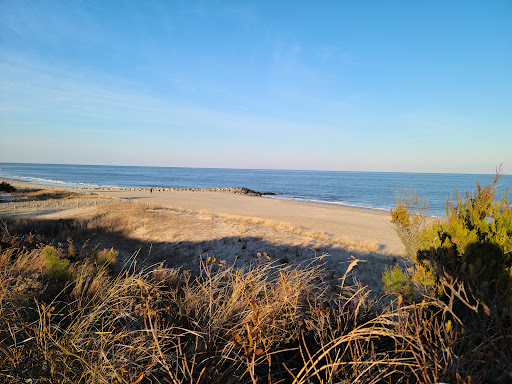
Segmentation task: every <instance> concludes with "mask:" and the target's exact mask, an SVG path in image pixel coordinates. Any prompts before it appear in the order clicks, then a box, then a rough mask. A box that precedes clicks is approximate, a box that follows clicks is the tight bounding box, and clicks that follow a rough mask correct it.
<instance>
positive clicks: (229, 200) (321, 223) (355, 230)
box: [0, 179, 405, 255]
mask: <svg viewBox="0 0 512 384" xmlns="http://www.w3.org/2000/svg"><path fill="white" fill-rule="evenodd" d="M0 180H3V179H0ZM5 181H8V182H10V183H11V184H13V185H15V186H16V187H18V188H27V187H32V188H43V189H52V190H59V189H60V190H67V191H75V192H85V193H91V194H97V195H100V196H107V197H111V198H118V199H123V200H129V201H137V202H142V203H145V204H151V205H154V206H159V207H165V208H173V209H179V210H185V211H195V212H198V211H205V212H208V213H214V214H220V215H228V216H236V217H244V218H258V219H262V220H271V221H275V222H280V223H286V224H288V225H291V226H293V227H298V228H303V229H306V230H312V231H316V232H320V233H324V234H326V235H328V236H332V237H337V238H343V239H347V240H351V241H354V242H362V243H371V244H375V245H376V247H377V249H378V250H379V253H383V254H392V255H403V254H404V252H405V251H404V247H403V245H402V243H401V242H400V239H399V238H398V236H397V234H396V232H395V229H394V227H393V225H392V224H391V222H390V216H389V212H386V211H380V210H373V209H364V208H355V207H346V206H340V205H330V204H321V203H309V202H302V201H292V200H283V199H277V198H271V197H265V196H247V195H239V194H232V193H222V192H199V191H193V192H184V191H174V192H167V191H164V192H162V191H153V192H150V191H149V190H142V191H140V190H125V189H120V190H115V189H111V190H107V189H105V190H98V189H76V188H66V187H53V186H46V185H37V184H32V183H27V182H23V181H16V180H7V179H6V180H5Z"/></svg>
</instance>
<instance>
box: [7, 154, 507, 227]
mask: <svg viewBox="0 0 512 384" xmlns="http://www.w3.org/2000/svg"><path fill="white" fill-rule="evenodd" d="M0 177H6V178H15V179H21V180H25V181H31V182H34V183H37V184H46V185H60V186H72V187H146V188H148V187H149V188H151V187H152V188H154V187H165V188H171V187H174V188H214V187H246V188H250V189H253V190H255V191H259V192H274V193H276V194H277V195H276V196H271V197H269V198H279V199H293V200H304V201H310V202H317V203H324V204H338V205H345V206H354V207H363V208H371V209H381V210H389V209H390V208H392V207H393V206H394V205H395V201H396V194H397V193H400V192H401V191H404V190H408V189H410V188H413V189H415V190H416V191H417V192H418V194H419V195H420V196H422V197H423V198H424V199H425V200H426V201H427V203H428V205H429V207H430V214H431V215H433V216H438V217H444V216H445V207H446V199H447V198H448V199H449V198H450V197H451V196H453V198H454V199H455V190H456V188H457V189H458V190H459V192H461V193H464V192H465V191H467V190H473V189H475V187H476V182H475V180H478V181H479V182H480V183H481V184H482V185H486V184H487V183H488V182H489V181H490V180H491V179H492V175H482V174H478V175H476V174H475V175H472V174H453V173H398V172H343V171H341V172H337V171H336V172H335V171H294V170H266V169H219V168H175V167H133V166H106V165H63V164H26V163H23V164H19V163H18V164H15V163H0ZM510 185H512V175H504V176H502V178H501V179H500V187H499V188H498V190H499V192H500V196H501V192H503V191H504V189H505V188H506V187H508V186H510ZM509 198H510V195H509Z"/></svg>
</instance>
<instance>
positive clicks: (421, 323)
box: [0, 224, 510, 383]
mask: <svg viewBox="0 0 512 384" xmlns="http://www.w3.org/2000/svg"><path fill="white" fill-rule="evenodd" d="M6 226H8V224H7V225H6ZM0 246H1V249H0V311H1V312H0V348H1V349H0V350H1V353H2V355H3V356H4V359H2V360H1V361H0V377H1V378H2V380H3V381H4V382H7V383H9V382H12V383H14V382H19V381H23V380H25V379H32V380H33V382H57V383H61V382H62V383H65V382H84V383H85V382H95V383H115V382H117V383H139V382H155V383H169V382H170V383H238V382H246V383H264V382H266V383H270V382H272V383H280V382H281V383H287V382H293V383H344V382H351V383H352V382H356V383H381V382H385V383H389V382H390V383H400V382H403V383H406V382H422V383H430V382H432V383H434V382H440V381H450V382H456V380H459V382H467V383H468V382H469V381H470V379H469V378H468V377H469V376H473V377H478V375H480V377H485V374H486V372H487V371H488V370H489V365H487V366H486V360H485V357H486V355H485V347H482V346H480V348H481V353H482V354H484V355H481V357H480V360H476V361H475V360H471V363H470V360H468V357H466V356H464V353H461V350H460V348H461V340H465V339H467V338H468V335H463V334H462V333H461V332H462V331H461V329H460V327H459V328H457V326H456V324H455V322H453V323H451V324H453V325H452V326H451V328H450V329H449V327H448V324H449V323H448V318H447V315H446V311H445V310H444V308H445V307H444V304H443V303H442V302H440V301H427V302H423V303H420V304H413V305H408V306H405V305H402V304H403V303H400V302H397V301H395V302H393V303H391V304H389V301H385V300H384V301H376V300H372V299H370V296H369V294H370V292H369V290H368V288H366V287H362V286H361V285H358V284H357V282H350V283H349V280H350V279H348V278H346V276H345V278H343V279H341V280H340V284H339V285H338V286H335V287H333V286H331V285H329V284H327V283H326V282H325V281H324V279H323V277H324V274H325V271H324V270H323V266H322V262H321V260H317V259H313V260H310V261H309V262H307V263H304V264H302V265H281V264H276V263H275V262H274V263H272V262H269V261H268V260H266V259H264V258H261V259H260V260H259V261H258V262H257V263H254V264H250V265H244V266H243V267H234V266H229V265H222V264H220V263H219V262H218V261H217V260H216V258H215V256H214V255H208V254H203V255H201V257H200V259H199V260H198V263H199V264H200V272H199V273H198V274H197V275H193V274H191V273H189V272H187V271H183V270H180V269H175V268H166V267H164V266H162V265H155V266H152V267H150V268H145V269H143V270H136V269H135V268H134V264H133V263H132V264H130V263H128V264H126V265H124V267H123V268H122V269H121V270H118V271H117V272H116V270H115V269H114V268H111V267H112V263H115V256H116V254H115V251H114V250H109V249H107V250H98V249H88V248H87V247H74V246H73V247H70V246H69V244H68V245H67V247H66V246H62V247H59V246H54V245H50V244H49V243H48V239H45V238H44V237H43V236H41V235H31V234H29V235H17V234H14V233H13V232H12V231H11V233H9V234H7V233H6V232H5V231H4V233H3V235H2V238H1V242H0ZM70 249H71V250H72V252H70ZM48 255H50V256H51V257H49V256H48ZM134 258H135V256H134ZM356 264H357V260H353V262H352V263H351V265H350V266H349V267H348V269H347V272H350V270H351V269H352V268H353V267H354V266H355V265H356ZM55 265H58V268H57V267H55ZM490 326H496V324H494V325H492V324H491V325H490ZM495 341H496V340H495ZM509 341H510V340H509ZM464 343H467V341H464ZM469 352H471V353H473V354H472V355H471V358H474V357H475V355H474V354H475V353H476V352H475V349H473V350H472V351H469ZM486 369H487V371H486ZM473 382H476V381H475V379H473Z"/></svg>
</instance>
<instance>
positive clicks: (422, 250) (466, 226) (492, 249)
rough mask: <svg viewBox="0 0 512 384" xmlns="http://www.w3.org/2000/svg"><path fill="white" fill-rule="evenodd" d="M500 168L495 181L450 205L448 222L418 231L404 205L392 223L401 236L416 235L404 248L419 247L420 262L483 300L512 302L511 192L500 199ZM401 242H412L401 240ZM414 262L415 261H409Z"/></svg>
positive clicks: (447, 213) (477, 188)
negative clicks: (464, 285)
mask: <svg viewBox="0 0 512 384" xmlns="http://www.w3.org/2000/svg"><path fill="white" fill-rule="evenodd" d="M500 177H501V168H500V169H499V170H498V171H497V172H496V175H495V177H494V179H493V180H492V181H490V182H489V184H488V185H487V186H485V187H482V186H481V185H480V184H479V183H478V181H477V183H476V189H475V190H474V191H471V192H470V191H468V192H466V194H465V197H462V196H461V195H460V194H459V192H458V191H456V193H455V198H456V201H455V202H454V201H453V199H450V200H448V201H447V203H446V217H447V218H446V220H444V221H441V222H439V223H435V224H433V225H431V226H429V227H425V228H424V229H422V230H421V231H417V228H416V227H414V225H415V221H414V219H412V220H411V219H410V217H411V211H410V209H409V207H404V205H401V204H399V205H398V206H397V208H396V209H395V210H392V211H391V215H392V221H393V222H394V223H395V224H396V225H397V229H398V230H399V235H400V233H401V232H400V231H402V233H407V234H408V235H414V236H412V237H414V239H413V240H409V241H408V244H405V242H404V245H405V246H406V248H407V249H408V252H411V253H412V251H414V248H416V249H415V250H416V255H417V257H416V262H417V263H421V264H422V265H424V266H425V267H426V268H427V270H430V271H432V272H435V274H436V276H437V277H438V278H440V277H446V278H447V279H449V280H450V279H455V280H458V281H461V282H464V283H465V284H467V285H468V286H469V287H470V288H471V291H472V292H473V293H474V294H475V295H476V296H477V297H478V298H480V299H486V298H489V297H495V296H496V295H498V296H499V297H503V296H505V297H506V298H507V299H509V300H510V299H512V284H511V283H512V278H511V277H512V240H511V239H512V209H511V207H510V204H511V202H510V201H509V200H507V193H508V192H509V189H510V187H509V188H507V189H506V190H505V192H504V193H503V195H502V196H501V198H500V199H497V186H498V181H499V179H500ZM400 237H401V238H402V241H404V239H407V237H404V236H403V235H401V236H400ZM410 258H411V257H410Z"/></svg>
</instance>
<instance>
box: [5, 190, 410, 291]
mask: <svg viewBox="0 0 512 384" xmlns="http://www.w3.org/2000/svg"><path fill="white" fill-rule="evenodd" d="M0 181H2V180H0ZM4 181H7V182H9V183H10V184H12V185H14V186H15V187H17V188H18V189H19V191H20V192H19V194H18V197H17V200H16V201H13V202H11V203H9V200H8V199H10V198H13V197H10V196H7V195H6V194H3V196H1V200H2V203H0V215H3V216H9V217H13V218H29V219H38V220H49V221H52V220H53V221H55V220H78V221H81V222H83V223H85V224H81V225H80V226H81V227H93V228H98V229H100V233H102V235H100V236H96V238H92V239H89V237H87V238H86V239H83V240H87V241H89V240H91V241H90V243H89V244H90V245H91V246H92V245H94V244H101V247H107V248H109V247H113V248H115V249H116V250H118V251H119V252H120V258H119V261H120V263H121V264H122V263H124V262H126V261H128V260H130V258H131V257H132V256H133V255H134V254H137V255H138V256H137V259H138V260H139V262H140V263H142V264H141V265H147V266H149V265H154V264H157V263H161V262H163V263H165V264H166V265H169V266H173V267H180V268H184V269H189V270H191V271H194V270H197V268H198V265H199V264H198V262H199V256H200V255H203V254H212V255H215V256H216V257H217V259H218V260H219V262H221V263H224V264H225V265H235V264H236V265H240V266H242V265H246V264H251V263H255V262H256V263H257V262H259V260H260V259H261V260H262V259H266V260H275V261H276V262H278V263H289V262H293V263H299V264H300V263H308V262H309V261H308V260H311V259H312V258H315V257H320V258H321V259H322V263H325V268H326V269H327V270H328V271H329V276H330V278H332V279H335V280H336V279H339V278H341V277H342V276H343V275H344V273H345V271H346V269H347V267H348V265H349V264H350V263H351V260H353V258H356V259H359V260H361V262H360V263H359V265H358V266H357V268H354V270H353V273H354V274H355V276H356V277H357V278H358V279H359V280H360V281H361V282H362V283H363V284H365V285H369V286H371V287H373V288H374V289H376V290H379V289H380V287H381V277H382V272H383V271H384V270H385V268H389V267H390V266H393V265H394V264H395V263H396V262H397V260H400V256H401V255H404V249H403V245H402V244H401V242H400V240H399V238H398V236H397V234H396V232H395V230H394V228H393V225H392V224H391V223H390V219H389V213H388V212H384V211H378V210H371V209H361V208H353V207H344V206H338V205H328V204H317V203H308V202H301V201H291V200H283V199H276V198H270V197H265V196H249V195H240V194H233V193H224V192H204V191H172V192H171V191H153V192H150V191H149V190H130V189H114V188H111V189H104V190H98V189H81V188H78V189H77V188H69V187H53V186H45V185H36V184H32V183H27V182H23V181H18V180H4ZM108 233H111V234H115V235H113V236H111V235H108ZM93 236H95V235H93ZM120 236H121V237H120ZM60 241H66V240H65V238H64V239H62V240H60Z"/></svg>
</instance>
